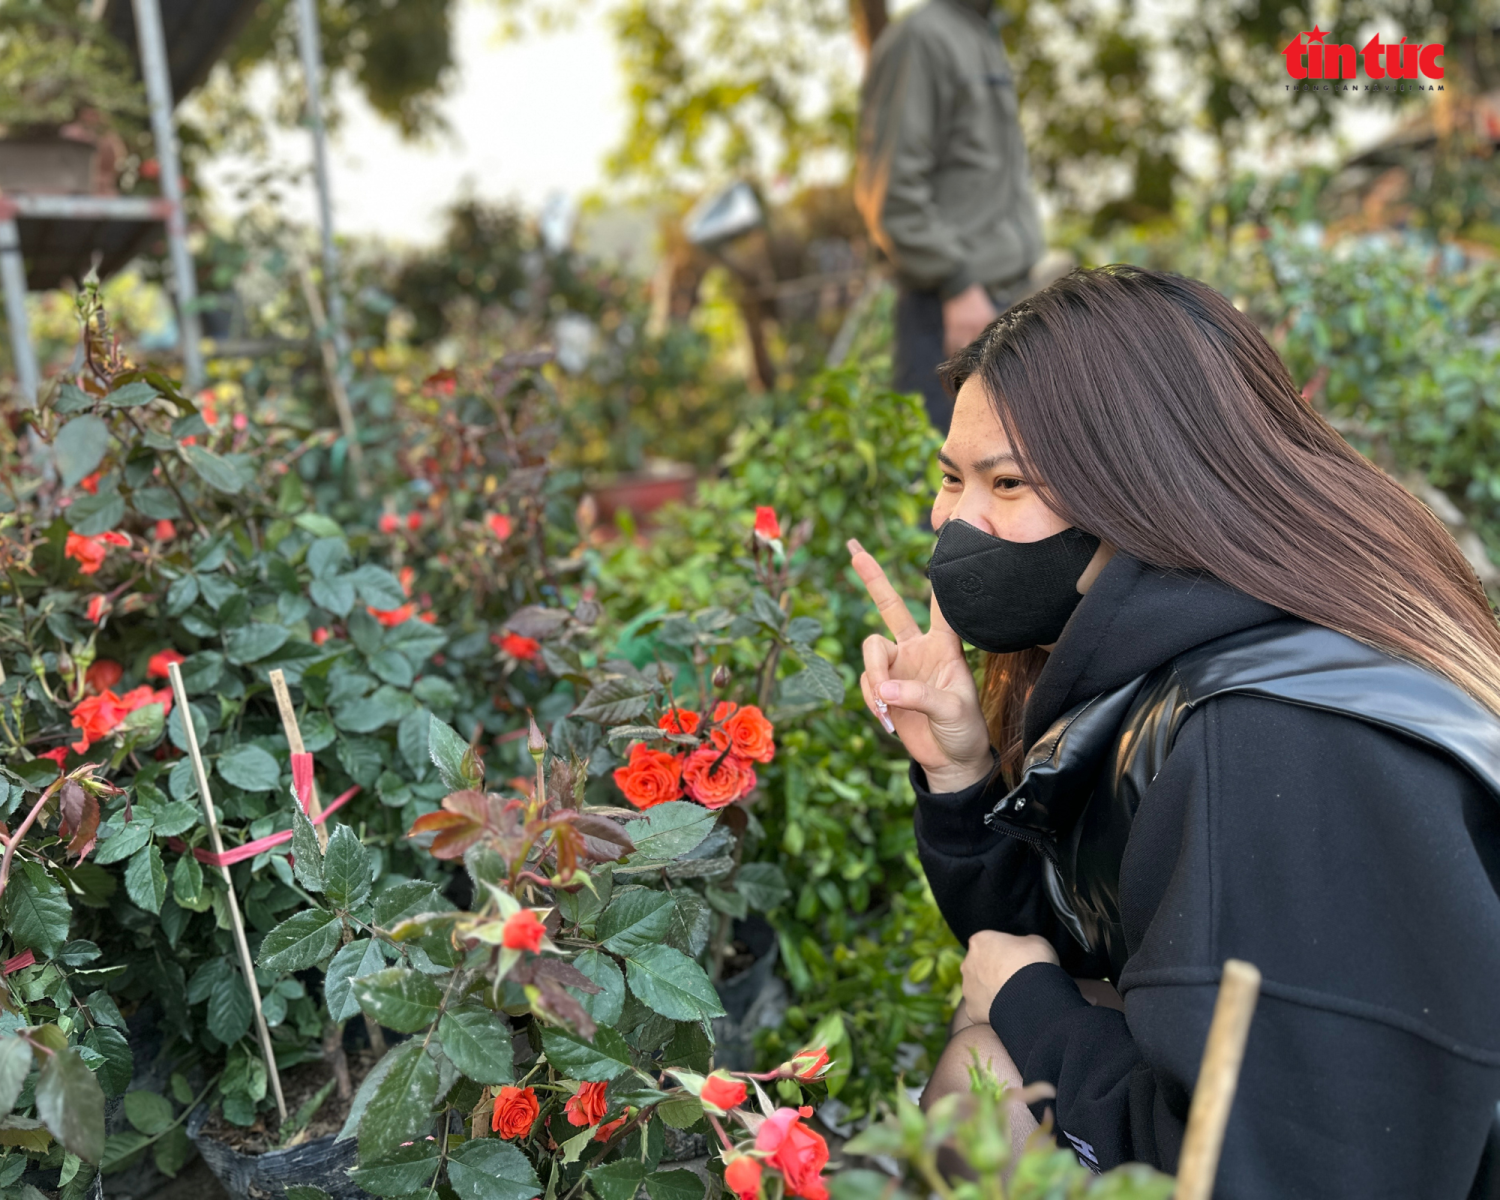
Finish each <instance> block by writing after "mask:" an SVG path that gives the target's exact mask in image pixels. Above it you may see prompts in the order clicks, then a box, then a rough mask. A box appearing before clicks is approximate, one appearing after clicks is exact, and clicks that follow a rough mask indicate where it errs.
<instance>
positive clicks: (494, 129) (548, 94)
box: [207, 0, 624, 243]
mask: <svg viewBox="0 0 1500 1200" xmlns="http://www.w3.org/2000/svg"><path fill="white" fill-rule="evenodd" d="M497 26H498V18H497V15H496V11H495V8H494V6H492V5H489V4H486V3H484V0H460V3H459V6H458V16H457V25H456V30H455V37H454V45H455V47H456V50H457V57H458V80H457V84H456V86H455V87H454V90H453V94H452V95H451V96H449V97H448V99H447V100H446V101H445V102H444V103H443V105H442V109H443V113H444V115H445V116H446V117H447V120H448V123H449V125H450V127H451V132H450V133H449V134H447V135H440V136H439V137H438V138H436V139H434V141H433V142H432V143H430V144H427V145H421V144H413V143H410V142H404V141H402V139H401V137H400V136H399V134H397V133H396V132H395V130H394V129H393V128H392V127H391V126H389V125H388V124H386V123H385V122H384V121H382V120H381V119H380V118H379V117H377V116H376V115H375V114H374V112H373V111H372V110H371V109H370V108H369V106H368V105H366V104H365V103H363V101H362V100H361V99H360V97H359V96H358V95H357V94H356V93H355V92H353V91H352V90H351V91H348V92H347V94H344V95H341V96H340V98H339V102H340V104H341V105H342V106H343V108H344V111H345V114H346V119H345V122H344V124H343V126H342V128H341V129H340V130H339V133H338V136H337V137H336V138H335V139H333V141H332V143H331V145H330V153H331V160H332V161H331V166H332V175H333V204H334V222H335V225H336V226H337V228H338V229H339V230H340V231H341V232H343V233H351V234H378V235H381V236H384V237H387V238H391V239H394V240H397V241H402V242H407V243H416V242H421V241H429V242H430V241H435V240H436V238H437V237H438V236H439V235H440V233H441V224H440V221H439V213H440V212H441V210H442V209H443V208H444V207H445V206H446V205H448V204H449V203H450V202H451V201H453V200H454V199H455V198H456V197H457V196H459V195H460V194H461V193H462V192H464V191H465V190H466V189H467V190H470V191H472V192H474V193H475V194H477V195H480V196H483V197H486V198H489V199H503V198H511V197H513V198H515V199H518V200H520V201H521V202H522V203H523V204H524V205H525V206H526V207H527V208H530V209H533V210H535V209H538V208H540V207H541V205H542V204H543V203H544V202H545V201H546V199H547V198H548V196H549V195H551V194H553V193H556V192H563V193H566V194H568V195H570V196H573V197H575V198H576V197H577V196H579V195H580V194H581V193H583V192H586V191H588V190H589V189H591V188H593V187H594V186H596V185H597V184H598V183H599V182H601V180H602V177H603V159H604V156H605V154H606V153H607V152H608V151H609V150H610V149H612V148H613V147H614V146H615V145H616V144H617V143H618V142H619V140H620V137H621V134H622V131H623V123H624V101H623V96H622V94H621V91H622V85H621V80H620V72H619V69H618V67H617V65H616V61H615V49H614V45H613V43H612V41H611V39H610V35H609V30H608V28H607V26H606V25H605V23H604V21H603V20H602V19H600V18H599V17H598V16H594V17H592V18H585V19H583V20H580V21H579V23H578V26H577V28H575V29H572V30H568V31H564V32H559V33H552V34H546V35H542V36H535V37H531V38H528V39H526V40H523V41H520V42H502V41H500V40H499V38H498V37H497V33H496V30H497ZM255 84H256V85H258V86H252V88H251V97H252V102H254V103H256V104H257V105H262V106H268V102H269V99H270V89H271V88H272V87H274V83H273V81H272V80H271V78H270V76H269V73H268V74H267V75H266V76H265V77H262V78H260V79H257V80H256V81H255ZM273 153H274V154H275V155H276V157H277V158H278V159H280V160H282V161H285V162H296V163H299V164H300V163H305V162H310V161H311V149H310V139H309V138H308V136H307V135H306V134H305V133H303V132H301V131H299V130H289V131H280V132H278V134H277V135H276V139H275V142H274V146H273ZM245 166H246V164H245V163H243V162H236V161H233V160H229V161H224V162H218V163H215V164H214V168H213V169H212V170H211V171H210V172H209V179H208V180H207V182H209V183H210V185H211V186H214V185H220V184H223V183H224V182H225V181H227V180H229V179H230V178H232V177H233V176H234V175H236V174H238V173H240V172H241V171H243V170H244V168H245ZM216 190H217V191H218V193H219V195H220V198H221V205H222V207H224V208H225V209H226V210H228V211H229V212H230V214H231V215H232V212H233V207H232V203H231V202H229V201H228V200H227V198H226V197H225V191H226V189H225V188H223V187H222V186H218V187H216ZM298 201H300V203H299V202H298ZM313 205H314V200H313V196H312V188H311V182H310V179H309V185H308V187H307V189H306V191H305V194H304V195H303V196H301V197H299V198H296V199H293V200H292V202H291V203H289V204H288V208H289V210H290V212H289V215H290V216H292V217H293V219H298V220H306V221H311V220H312V219H313V217H314V211H315V210H314V207H313Z"/></svg>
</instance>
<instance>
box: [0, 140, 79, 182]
mask: <svg viewBox="0 0 1500 1200" xmlns="http://www.w3.org/2000/svg"><path fill="white" fill-rule="evenodd" d="M97 152H98V151H97V148H96V147H95V146H94V145H92V144H91V143H89V142H80V141H77V140H76V139H74V138H66V137H62V136H61V135H59V134H29V135H19V136H15V137H7V138H0V192H22V193H24V192H43V193H48V194H52V195H57V194H63V195H86V194H87V193H89V192H90V191H92V190H93V184H94V156H95V154H96V153H97Z"/></svg>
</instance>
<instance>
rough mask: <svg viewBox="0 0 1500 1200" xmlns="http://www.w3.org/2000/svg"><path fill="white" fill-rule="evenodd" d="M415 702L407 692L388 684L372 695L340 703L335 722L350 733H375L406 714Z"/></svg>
mask: <svg viewBox="0 0 1500 1200" xmlns="http://www.w3.org/2000/svg"><path fill="white" fill-rule="evenodd" d="M413 703H414V701H413V700H412V698H411V697H410V696H408V695H407V694H406V693H404V692H400V691H397V690H396V689H395V688H393V687H391V686H390V685H389V684H387V685H385V686H382V687H380V688H379V689H377V690H376V692H375V694H374V695H372V696H366V697H365V698H364V699H363V700H351V701H350V702H349V703H348V704H342V705H340V706H339V707H338V708H337V709H336V710H335V711H334V714H333V723H334V724H335V725H337V726H338V727H339V728H340V729H346V730H348V731H349V732H350V733H374V732H375V731H376V730H377V729H384V728H385V727H386V726H387V725H392V724H394V723H395V722H397V721H399V720H400V719H401V718H402V717H404V716H406V714H407V713H408V712H410V711H411V708H412V705H413Z"/></svg>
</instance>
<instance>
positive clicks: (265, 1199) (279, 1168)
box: [187, 1106, 367, 1200]
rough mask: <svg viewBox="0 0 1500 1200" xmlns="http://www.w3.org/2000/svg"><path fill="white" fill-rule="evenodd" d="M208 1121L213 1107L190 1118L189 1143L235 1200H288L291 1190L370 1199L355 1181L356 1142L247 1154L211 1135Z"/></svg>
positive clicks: (339, 1199)
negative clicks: (300, 1186) (304, 1188)
mask: <svg viewBox="0 0 1500 1200" xmlns="http://www.w3.org/2000/svg"><path fill="white" fill-rule="evenodd" d="M207 1120H208V1108H207V1106H201V1107H199V1108H198V1109H197V1110H196V1111H195V1112H194V1113H193V1115H192V1116H191V1117H189V1118H188V1124H187V1132H188V1137H190V1138H191V1139H192V1141H193V1145H195V1146H196V1147H198V1153H199V1154H201V1155H202V1156H203V1161H204V1162H206V1163H207V1164H208V1169H209V1170H210V1171H212V1172H213V1173H214V1175H215V1177H216V1178H217V1179H218V1181H219V1182H220V1183H222V1184H223V1185H224V1190H225V1191H226V1192H228V1193H229V1194H230V1195H231V1196H233V1197H234V1198H235V1200H282V1198H283V1197H285V1195H286V1189H287V1187H288V1185H291V1184H306V1185H309V1186H311V1187H316V1188H322V1189H323V1191H325V1192H327V1193H328V1194H329V1195H330V1196H332V1197H333V1200H366V1197H367V1193H365V1192H364V1191H362V1190H360V1189H359V1188H358V1187H356V1186H355V1185H354V1181H353V1180H351V1179H350V1178H349V1169H350V1168H351V1167H353V1166H354V1165H355V1160H356V1157H357V1155H358V1149H359V1143H358V1142H357V1141H356V1140H355V1139H354V1138H352V1137H351V1138H346V1139H345V1140H344V1141H342V1142H340V1141H337V1140H335V1139H336V1137H337V1135H336V1134H329V1135H328V1136H327V1137H320V1138H316V1139H314V1140H313V1141H310V1142H304V1143H303V1144H302V1145H300V1146H292V1147H291V1148H290V1149H287V1150H271V1151H269V1152H267V1153H265V1154H241V1153H240V1152H239V1151H238V1150H233V1149H231V1148H230V1147H228V1146H226V1145H225V1144H224V1143H223V1142H220V1141H217V1140H215V1139H214V1138H212V1137H210V1136H208V1135H207V1134H205V1133H204V1132H203V1126H204V1124H205V1122H207Z"/></svg>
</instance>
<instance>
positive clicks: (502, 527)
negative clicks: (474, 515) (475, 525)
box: [484, 513, 511, 542]
mask: <svg viewBox="0 0 1500 1200" xmlns="http://www.w3.org/2000/svg"><path fill="white" fill-rule="evenodd" d="M484 523H485V524H486V525H488V526H489V528H490V532H491V533H493V534H494V535H495V536H496V537H497V538H499V539H500V540H501V541H502V542H503V541H504V540H505V539H506V538H508V537H510V531H511V523H510V518H509V517H507V516H506V515H505V514H504V513H491V514H490V515H489V516H487V517H486V518H485V519H484Z"/></svg>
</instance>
